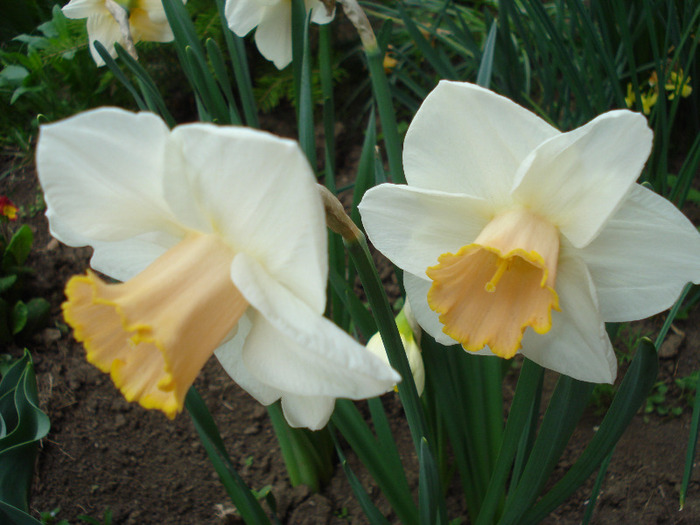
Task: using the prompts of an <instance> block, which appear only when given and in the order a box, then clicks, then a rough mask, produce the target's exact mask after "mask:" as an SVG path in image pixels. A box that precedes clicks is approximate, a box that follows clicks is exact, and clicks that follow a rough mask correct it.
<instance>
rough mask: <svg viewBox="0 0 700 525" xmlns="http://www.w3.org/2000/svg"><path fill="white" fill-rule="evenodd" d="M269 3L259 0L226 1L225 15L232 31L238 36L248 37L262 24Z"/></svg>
mask: <svg viewBox="0 0 700 525" xmlns="http://www.w3.org/2000/svg"><path fill="white" fill-rule="evenodd" d="M269 3H270V2H261V1H259V0H226V6H225V8H224V13H225V16H226V21H227V22H228V26H229V28H231V31H233V32H234V33H236V34H237V35H238V36H246V35H247V34H248V33H250V32H251V31H252V30H253V28H255V27H256V26H257V25H258V24H259V23H260V20H262V16H263V13H264V12H265V7H266V5H269Z"/></svg>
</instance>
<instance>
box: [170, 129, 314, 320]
mask: <svg viewBox="0 0 700 525" xmlns="http://www.w3.org/2000/svg"><path fill="white" fill-rule="evenodd" d="M172 136H173V142H174V143H176V144H178V149H179V151H180V155H179V156H178V155H177V154H176V152H173V154H172V155H170V156H169V162H170V165H177V164H184V169H183V170H182V171H181V172H182V173H183V174H184V177H185V179H184V180H182V181H176V180H172V181H169V184H168V187H167V189H166V191H167V192H168V199H169V202H170V203H171V208H172V209H173V210H174V213H175V214H176V215H177V217H178V220H180V221H182V223H183V224H185V225H187V226H190V227H191V228H193V229H196V230H200V231H209V230H211V229H212V228H213V229H214V230H215V231H217V232H218V233H220V234H221V235H222V236H223V237H224V239H226V240H227V242H229V243H230V244H231V246H232V248H233V249H234V251H236V252H245V253H247V254H248V255H251V256H252V257H254V258H255V259H256V260H257V261H258V262H259V263H261V264H262V265H263V266H264V267H265V269H266V271H267V272H269V273H270V274H271V275H272V276H273V277H274V278H275V279H276V280H278V281H279V282H283V283H285V285H286V286H287V287H288V288H289V289H290V290H291V291H292V292H293V293H294V294H295V295H297V296H298V297H300V298H303V299H304V300H305V301H306V302H307V304H308V305H309V306H310V307H311V308H312V309H314V310H315V311H316V312H317V313H321V312H323V310H324V307H325V304H326V278H327V274H328V266H327V265H328V262H327V255H326V253H327V252H326V246H327V234H326V227H325V216H324V211H323V206H322V204H321V198H320V196H319V194H318V190H317V189H316V180H315V178H314V176H313V173H312V171H311V168H310V166H309V164H308V162H307V160H306V157H305V156H304V154H303V153H302V152H301V150H300V149H299V146H298V145H297V143H296V142H293V141H291V140H286V139H281V138H279V137H275V136H274V135H271V134H269V133H265V132H262V131H256V130H252V129H248V128H241V127H217V126H213V125H209V124H191V125H186V126H179V127H177V128H175V130H174V131H173V134H172ZM173 171H174V172H177V170H176V167H175V166H173Z"/></svg>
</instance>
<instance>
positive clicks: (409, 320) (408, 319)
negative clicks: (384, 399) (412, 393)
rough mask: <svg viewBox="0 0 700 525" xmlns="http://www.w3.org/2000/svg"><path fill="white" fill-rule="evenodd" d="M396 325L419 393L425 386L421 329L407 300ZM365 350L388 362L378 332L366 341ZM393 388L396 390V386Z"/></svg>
mask: <svg viewBox="0 0 700 525" xmlns="http://www.w3.org/2000/svg"><path fill="white" fill-rule="evenodd" d="M396 326H397V328H398V329H399V336H400V337H401V342H402V343H403V348H404V350H405V351H406V357H407V358H408V365H409V366H410V367H411V373H412V374H413V381H414V382H415V383H416V390H418V395H421V394H422V393H423V389H424V388H425V367H424V366H423V358H422V357H421V349H420V346H419V344H420V334H421V331H420V326H419V325H418V322H417V321H416V318H415V317H413V313H412V311H411V305H410V303H409V302H408V301H406V304H405V305H404V307H403V308H402V309H401V311H400V312H399V315H397V316H396ZM367 350H369V351H370V352H372V353H373V354H374V355H376V356H377V357H380V358H381V359H382V360H383V361H384V362H385V363H387V364H389V356H387V353H386V348H385V347H384V341H383V340H382V336H381V334H380V333H379V332H377V333H376V334H374V335H373V336H372V337H370V339H369V341H367ZM394 389H395V390H396V387H394Z"/></svg>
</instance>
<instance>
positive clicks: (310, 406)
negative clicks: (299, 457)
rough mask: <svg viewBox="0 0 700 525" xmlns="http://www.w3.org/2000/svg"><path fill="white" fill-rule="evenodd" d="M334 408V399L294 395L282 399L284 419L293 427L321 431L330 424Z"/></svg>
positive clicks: (286, 395)
mask: <svg viewBox="0 0 700 525" xmlns="http://www.w3.org/2000/svg"><path fill="white" fill-rule="evenodd" d="M334 408H335V398H334V397H324V396H312V397H309V396H296V395H294V394H285V395H284V396H283V397H282V411H283V412H284V417H285V419H286V420H287V422H288V423H289V424H290V425H291V426H293V427H306V428H310V429H311V430H320V429H322V428H323V427H325V426H326V423H328V420H329V419H330V417H331V414H333V409H334Z"/></svg>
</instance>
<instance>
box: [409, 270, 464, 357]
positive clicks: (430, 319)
mask: <svg viewBox="0 0 700 525" xmlns="http://www.w3.org/2000/svg"><path fill="white" fill-rule="evenodd" d="M432 284H433V283H432V281H430V280H429V279H428V278H427V277H426V278H420V277H417V276H415V275H413V274H411V273H408V272H405V273H404V274H403V285H404V288H405V289H406V296H407V297H408V300H409V301H410V303H411V309H412V311H413V315H414V317H415V318H416V320H417V321H418V324H419V325H421V327H422V328H423V330H425V331H426V332H428V334H430V335H431V336H432V337H433V339H435V340H436V341H437V342H438V343H440V344H442V345H445V346H451V345H456V344H459V343H458V342H457V341H455V340H454V339H452V338H451V337H450V336H449V335H447V334H446V333H444V332H443V331H442V327H443V324H442V323H441V322H440V319H439V314H438V313H437V312H435V311H433V310H432V309H431V308H430V306H428V290H430V287H431V286H432Z"/></svg>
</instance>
